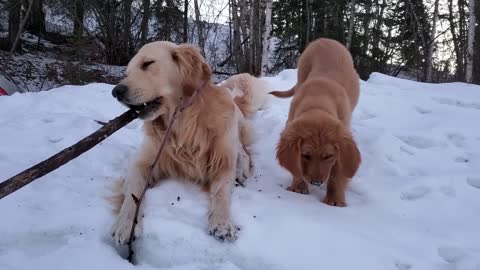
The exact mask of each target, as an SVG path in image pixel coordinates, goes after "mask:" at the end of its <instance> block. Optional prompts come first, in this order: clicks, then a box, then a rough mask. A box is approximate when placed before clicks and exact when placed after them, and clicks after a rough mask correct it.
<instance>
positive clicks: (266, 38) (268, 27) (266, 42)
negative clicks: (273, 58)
mask: <svg viewBox="0 0 480 270" xmlns="http://www.w3.org/2000/svg"><path fill="white" fill-rule="evenodd" d="M272 5H273V0H267V3H266V7H265V13H266V15H265V27H264V28H265V30H264V32H263V44H262V49H263V50H262V64H261V66H262V72H261V76H262V77H263V76H265V75H266V74H267V72H268V50H269V48H270V34H271V32H272Z"/></svg>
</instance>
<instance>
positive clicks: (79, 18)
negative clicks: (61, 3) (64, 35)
mask: <svg viewBox="0 0 480 270" xmlns="http://www.w3.org/2000/svg"><path fill="white" fill-rule="evenodd" d="M84 14H85V9H84V3H83V0H75V13H74V16H75V18H74V20H73V34H74V35H75V36H76V37H81V36H82V35H83V19H84Z"/></svg>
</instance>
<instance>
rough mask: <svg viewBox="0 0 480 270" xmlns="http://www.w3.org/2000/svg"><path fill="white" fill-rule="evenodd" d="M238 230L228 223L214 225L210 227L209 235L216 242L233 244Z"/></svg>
mask: <svg viewBox="0 0 480 270" xmlns="http://www.w3.org/2000/svg"><path fill="white" fill-rule="evenodd" d="M239 231H240V228H239V227H238V226H235V225H233V224H232V223H230V222H227V223H223V224H216V225H213V226H211V227H210V229H209V233H210V235H211V236H213V237H215V239H217V240H218V241H222V242H233V241H235V240H237V238H238V232H239Z"/></svg>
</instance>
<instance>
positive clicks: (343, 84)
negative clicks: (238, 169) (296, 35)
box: [272, 39, 361, 206]
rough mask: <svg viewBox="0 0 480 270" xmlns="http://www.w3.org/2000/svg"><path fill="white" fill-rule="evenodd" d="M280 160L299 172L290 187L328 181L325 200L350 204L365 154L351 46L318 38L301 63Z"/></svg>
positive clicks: (304, 188) (302, 188) (303, 187)
mask: <svg viewBox="0 0 480 270" xmlns="http://www.w3.org/2000/svg"><path fill="white" fill-rule="evenodd" d="M272 94H273V95H275V96H278V97H288V96H291V95H293V100H292V103H291V105H290V111H289V116H288V121H287V125H286V127H285V130H284V131H283V132H282V134H281V137H280V142H279V144H278V147H277V159H278V160H279V163H280V165H281V166H282V167H284V168H286V169H287V170H288V171H290V173H291V174H292V175H293V181H292V184H291V185H290V187H289V188H288V189H289V190H291V191H295V192H299V193H304V194H306V193H308V185H309V184H310V183H311V184H314V185H320V184H322V183H324V182H327V194H326V196H325V199H324V200H323V202H325V203H326V204H329V205H334V206H346V200H345V189H346V186H347V184H348V182H349V179H350V178H352V177H353V176H354V175H355V173H356V171H357V170H358V167H359V165H360V161H361V157H360V152H359V150H358V148H357V145H356V144H355V141H354V140H353V137H352V134H351V132H350V119H351V114H352V112H353V110H354V108H355V106H356V104H357V102H358V97H359V78H358V75H357V73H356V71H355V69H354V67H353V62H352V59H351V56H350V53H349V52H348V51H347V50H346V48H345V47H344V46H343V45H342V44H340V43H338V42H336V41H333V40H330V39H318V40H316V41H314V42H312V43H311V44H310V45H309V46H308V47H307V48H306V50H305V52H304V53H303V54H302V55H301V57H300V59H299V63H298V81H297V84H296V85H295V86H294V87H293V88H292V89H290V90H288V91H284V92H279V91H276V92H272Z"/></svg>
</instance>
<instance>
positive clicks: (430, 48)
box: [425, 0, 439, 82]
mask: <svg viewBox="0 0 480 270" xmlns="http://www.w3.org/2000/svg"><path fill="white" fill-rule="evenodd" d="M438 2H439V0H435V8H434V10H433V22H432V32H430V44H429V45H428V54H427V70H426V78H425V81H427V82H432V57H433V49H434V48H435V44H436V42H435V38H436V32H437V20H438Z"/></svg>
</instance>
